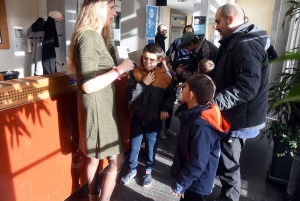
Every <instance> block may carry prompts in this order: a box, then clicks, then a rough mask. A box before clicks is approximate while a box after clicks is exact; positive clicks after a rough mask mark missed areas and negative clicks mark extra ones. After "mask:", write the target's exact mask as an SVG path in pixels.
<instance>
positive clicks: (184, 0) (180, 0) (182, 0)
mask: <svg viewBox="0 0 300 201" xmlns="http://www.w3.org/2000/svg"><path fill="white" fill-rule="evenodd" d="M178 1H179V2H186V1H187V0H178Z"/></svg>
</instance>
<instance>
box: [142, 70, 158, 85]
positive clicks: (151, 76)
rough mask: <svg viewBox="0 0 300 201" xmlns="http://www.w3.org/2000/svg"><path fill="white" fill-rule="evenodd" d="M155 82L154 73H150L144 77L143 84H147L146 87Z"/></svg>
mask: <svg viewBox="0 0 300 201" xmlns="http://www.w3.org/2000/svg"><path fill="white" fill-rule="evenodd" d="M154 80H155V76H154V72H150V73H148V74H147V75H146V76H145V77H144V79H143V82H144V83H145V85H149V84H151V83H152V82H153V81H154Z"/></svg>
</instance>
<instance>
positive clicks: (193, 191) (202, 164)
mask: <svg viewBox="0 0 300 201" xmlns="http://www.w3.org/2000/svg"><path fill="white" fill-rule="evenodd" d="M215 90H216V87H215V85H214V83H213V81H212V79H211V78H209V77H208V76H206V75H204V74H195V75H192V76H191V77H189V78H188V79H187V81H186V84H185V86H184V88H183V91H182V101H183V102H185V103H187V105H188V108H189V110H187V111H184V112H183V113H182V117H181V127H180V134H179V135H178V138H177V144H176V149H175V154H174V160H173V165H172V167H171V175H172V177H173V178H174V181H173V183H172V185H171V190H172V192H173V194H175V195H176V196H181V199H180V200H181V201H193V200H197V201H200V200H205V196H206V195H209V194H210V193H211V192H212V186H213V182H214V178H215V176H216V171H217V167H218V162H219V157H220V151H221V148H220V138H221V137H223V136H225V135H226V134H227V133H228V131H229V130H230V125H229V122H228V121H227V120H226V119H224V118H223V116H222V114H221V112H220V110H219V108H218V107H217V106H215V105H213V104H212V103H210V102H209V101H210V100H211V99H212V98H213V97H214V94H215Z"/></svg>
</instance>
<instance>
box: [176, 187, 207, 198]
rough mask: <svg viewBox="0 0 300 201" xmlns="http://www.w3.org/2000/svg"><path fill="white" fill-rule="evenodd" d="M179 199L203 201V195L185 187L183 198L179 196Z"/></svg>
mask: <svg viewBox="0 0 300 201" xmlns="http://www.w3.org/2000/svg"><path fill="white" fill-rule="evenodd" d="M180 201H205V196H204V195H200V194H198V193H195V192H193V191H190V190H189V189H187V190H186V191H185V193H184V198H181V199H180Z"/></svg>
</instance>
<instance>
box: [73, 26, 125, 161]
mask: <svg viewBox="0 0 300 201" xmlns="http://www.w3.org/2000/svg"><path fill="white" fill-rule="evenodd" d="M74 56H75V58H76V62H75V66H76V77H77V83H78V118H79V129H80V138H79V146H80V149H81V150H82V151H83V153H85V155H86V156H87V157H90V158H98V159H103V158H105V157H107V156H112V155H115V154H120V153H122V152H123V147H122V143H121V139H120V135H119V132H118V128H117V119H116V105H115V88H114V84H113V83H111V84H109V85H108V86H106V87H105V88H103V89H101V90H99V91H97V92H93V93H89V94H86V93H85V92H83V90H82V88H81V86H82V84H83V83H85V82H86V81H88V80H90V79H92V78H94V77H96V76H98V75H101V74H104V73H106V72H108V71H110V70H111V69H112V67H113V65H114V63H113V59H112V57H111V56H110V54H109V53H108V51H107V49H106V46H105V44H104V40H103V38H102V36H101V35H100V34H99V33H98V32H96V31H93V30H86V31H83V32H82V33H81V34H79V35H78V37H77V38H76V42H75V47H74Z"/></svg>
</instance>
